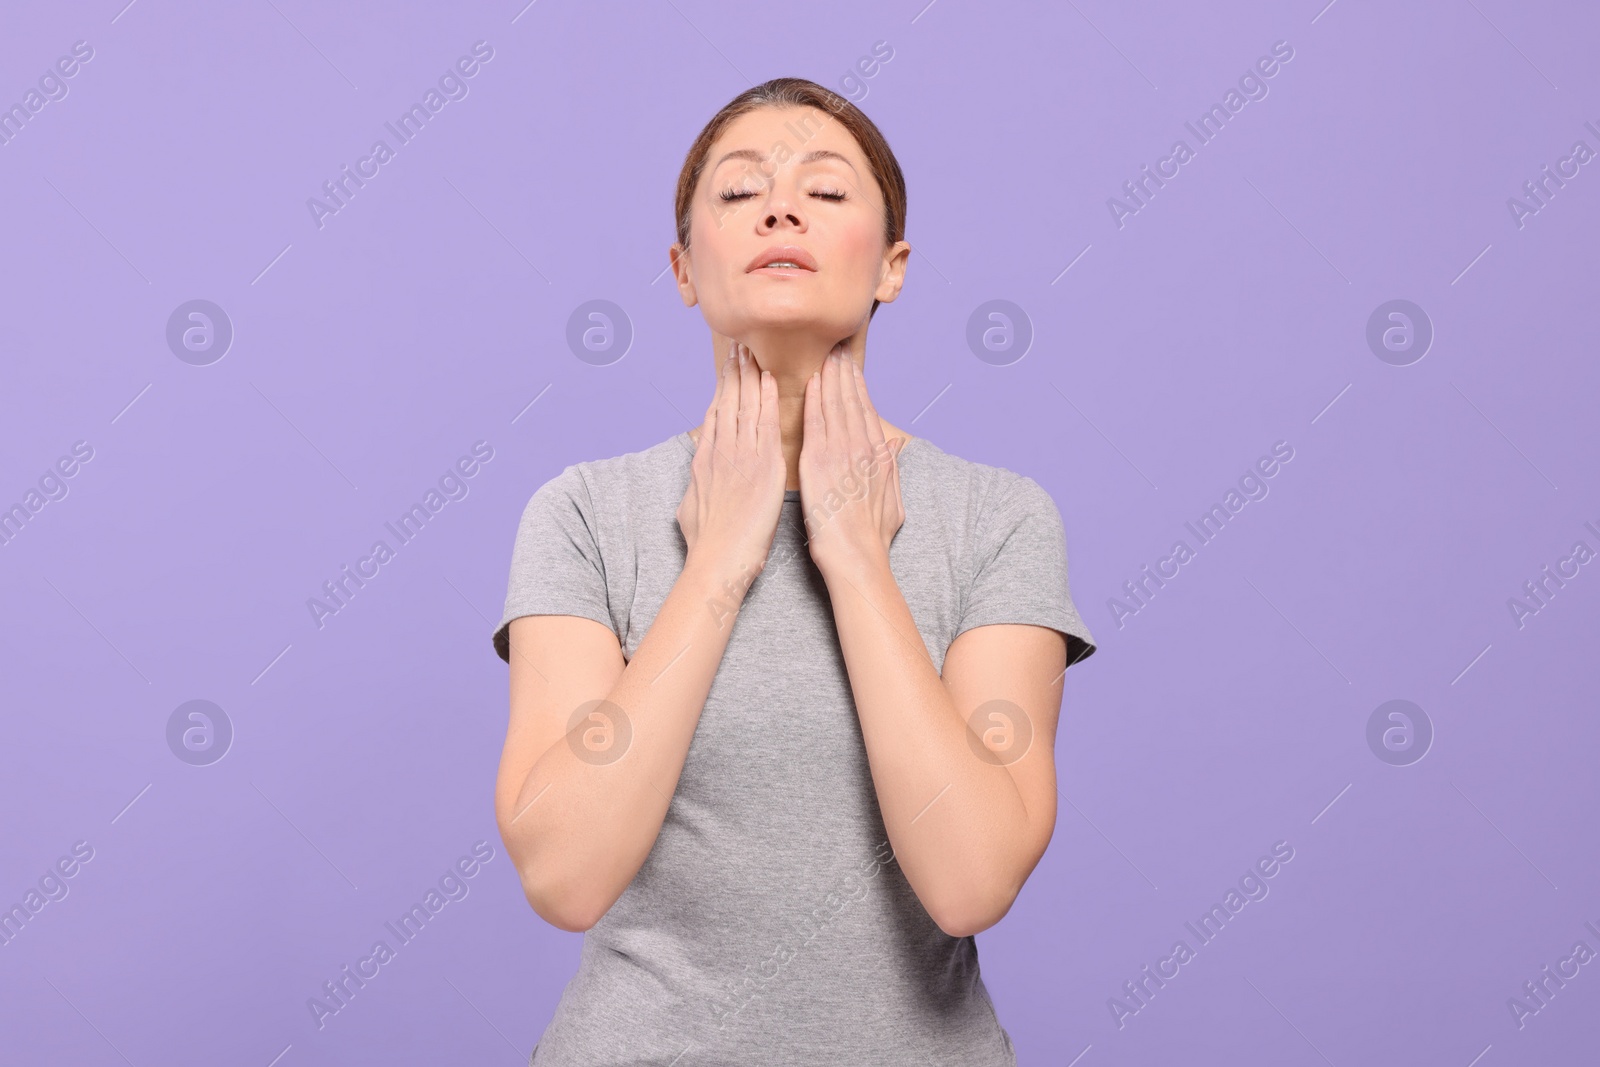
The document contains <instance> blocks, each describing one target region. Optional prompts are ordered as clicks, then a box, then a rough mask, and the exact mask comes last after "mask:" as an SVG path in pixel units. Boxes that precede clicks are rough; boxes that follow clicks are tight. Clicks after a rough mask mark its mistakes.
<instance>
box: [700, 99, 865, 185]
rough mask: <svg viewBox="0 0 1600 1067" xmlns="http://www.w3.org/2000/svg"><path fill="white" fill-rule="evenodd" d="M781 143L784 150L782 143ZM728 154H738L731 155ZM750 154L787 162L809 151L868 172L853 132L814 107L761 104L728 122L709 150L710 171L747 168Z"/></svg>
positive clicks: (863, 172)
mask: <svg viewBox="0 0 1600 1067" xmlns="http://www.w3.org/2000/svg"><path fill="white" fill-rule="evenodd" d="M780 145H781V146H782V149H780V148H779V146H780ZM729 153H738V155H735V156H732V157H731V158H730V157H729ZM751 153H753V154H754V156H755V157H757V159H759V160H766V159H768V158H770V157H772V156H774V155H776V156H778V157H779V158H782V159H785V160H787V161H793V160H795V159H796V158H797V157H800V156H804V155H806V154H808V153H829V155H824V156H822V157H821V158H822V159H824V160H827V159H832V160H833V161H834V162H835V163H839V162H840V161H839V160H838V159H837V158H836V157H837V156H843V157H844V162H848V163H849V164H850V165H851V166H853V167H854V168H855V169H856V171H857V173H860V174H863V175H865V174H866V173H867V168H866V157H865V156H864V155H863V154H862V151H861V146H860V145H858V144H857V143H856V139H855V138H854V137H853V136H852V135H851V134H850V131H849V130H847V129H845V127H844V126H843V125H842V124H841V123H840V122H839V121H838V120H837V119H835V118H834V117H833V116H832V115H830V114H829V113H828V112H827V111H824V110H823V109H821V108H815V107H758V108H756V109H755V110H754V111H747V112H745V113H744V114H743V115H740V116H739V117H738V118H736V119H734V120H733V121H732V122H730V123H728V125H727V127H725V128H724V129H723V131H722V133H721V134H720V135H719V136H718V137H717V139H716V140H715V141H714V142H712V144H711V150H710V151H709V152H707V153H706V170H707V172H711V171H715V170H717V169H718V168H719V167H739V168H742V167H747V166H750V165H751V163H752V158H751Z"/></svg>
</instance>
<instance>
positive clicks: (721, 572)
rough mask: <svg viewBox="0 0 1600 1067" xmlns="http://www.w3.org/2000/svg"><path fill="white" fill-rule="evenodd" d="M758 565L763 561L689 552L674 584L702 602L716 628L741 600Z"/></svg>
mask: <svg viewBox="0 0 1600 1067" xmlns="http://www.w3.org/2000/svg"><path fill="white" fill-rule="evenodd" d="M762 566H763V563H752V562H748V561H746V562H743V563H740V562H739V561H737V560H735V559H732V558H730V557H727V556H723V555H706V554H702V555H695V554H693V553H691V554H690V557H689V559H688V560H686V561H685V563H684V567H683V573H682V574H680V575H679V576H678V585H679V587H681V588H683V589H685V590H687V591H688V592H689V593H690V594H691V595H692V596H693V597H694V599H695V600H697V601H699V602H702V603H703V604H704V605H705V606H706V610H708V611H709V612H710V615H711V618H712V619H713V621H715V622H716V623H717V626H718V628H719V629H720V628H722V627H724V626H726V625H727V623H728V622H729V621H730V620H731V618H732V616H733V615H735V614H736V613H737V612H738V610H739V608H740V607H741V606H742V605H743V604H744V598H745V594H746V593H748V592H749V591H750V586H751V584H752V583H754V582H755V580H756V577H757V576H758V575H759V574H760V573H761V570H762Z"/></svg>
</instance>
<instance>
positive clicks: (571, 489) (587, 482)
mask: <svg viewBox="0 0 1600 1067" xmlns="http://www.w3.org/2000/svg"><path fill="white" fill-rule="evenodd" d="M691 458H692V446H691V445H689V444H688V443H687V442H686V441H685V440H684V435H683V434H681V433H678V434H674V435H672V436H671V437H669V438H667V439H666V440H664V441H659V442H657V443H656V444H653V445H650V446H649V447H647V448H642V449H638V450H636V451H633V452H624V453H622V454H621V455H617V456H608V457H606V458H604V459H590V460H579V461H577V462H575V463H569V464H568V465H567V466H565V467H563V468H562V469H561V471H560V472H559V473H557V474H555V475H554V476H552V477H551V478H549V479H548V480H547V481H545V482H544V483H543V484H541V485H540V486H539V487H538V488H537V489H535V490H534V493H533V496H532V498H531V499H530V500H529V502H528V504H529V507H533V506H534V505H535V503H536V502H541V501H545V500H552V499H553V500H562V501H570V502H571V503H572V504H574V505H576V506H577V507H578V508H579V509H580V510H582V511H583V512H585V513H586V514H596V515H599V514H627V513H630V512H636V511H638V510H639V509H640V508H644V507H648V506H649V505H650V504H651V503H652V502H656V503H659V502H660V501H661V500H670V501H671V503H672V508H673V509H676V507H677V505H678V501H679V500H681V499H682V498H683V493H684V491H685V489H686V488H687V481H686V480H685V479H686V478H687V474H688V470H689V461H690V459H691Z"/></svg>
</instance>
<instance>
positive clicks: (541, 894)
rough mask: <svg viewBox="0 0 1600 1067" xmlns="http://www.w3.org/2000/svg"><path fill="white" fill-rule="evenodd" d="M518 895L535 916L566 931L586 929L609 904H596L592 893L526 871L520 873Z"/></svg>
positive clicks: (582, 930)
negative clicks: (541, 878)
mask: <svg viewBox="0 0 1600 1067" xmlns="http://www.w3.org/2000/svg"><path fill="white" fill-rule="evenodd" d="M522 895H523V896H524V897H526V898H527V900H528V906H529V907H531V908H532V909H533V910H534V912H535V913H536V914H537V915H538V916H539V918H541V919H543V920H544V921H545V922H547V923H549V924H550V925H551V926H554V927H555V928H556V929H558V930H565V931H567V932H568V933H570V934H581V933H584V932H586V931H588V929H589V928H590V927H592V926H593V925H594V924H595V923H597V922H599V921H600V919H601V917H602V916H604V915H605V913H606V912H607V911H608V910H609V905H607V906H605V907H597V906H596V903H597V902H596V901H595V900H594V899H593V895H592V894H586V893H584V892H582V891H581V890H580V889H578V888H576V887H573V886H570V885H555V884H551V883H550V882H549V881H548V880H545V881H540V880H535V879H533V878H531V877H529V876H528V875H526V874H524V875H523V876H522Z"/></svg>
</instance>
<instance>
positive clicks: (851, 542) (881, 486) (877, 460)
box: [800, 342, 906, 579]
mask: <svg viewBox="0 0 1600 1067" xmlns="http://www.w3.org/2000/svg"><path fill="white" fill-rule="evenodd" d="M897 444H898V442H897ZM897 452H898V447H891V446H890V444H889V443H888V442H887V441H886V440H885V438H884V435H883V424H882V423H880V422H879V421H878V413H877V411H876V410H875V409H874V408H873V406H872V400H871V399H870V398H869V397H868V396H867V383H866V379H865V378H863V377H862V375H861V368H860V366H859V365H857V363H856V362H855V360H854V359H852V358H851V357H850V354H849V352H848V351H847V350H846V348H845V346H844V344H843V343H842V342H841V343H840V344H838V345H835V346H834V348H833V351H832V352H830V353H829V354H828V358H826V359H824V360H823V361H822V368H821V369H820V370H818V371H817V372H816V373H814V374H813V375H812V376H811V378H810V380H809V381H807V382H806V407H805V439H804V441H803V443H802V444H801V446H800V506H801V510H802V511H803V512H804V513H805V521H806V534H807V537H808V538H809V540H810V548H811V558H812V560H813V561H814V562H815V563H816V565H817V569H818V570H819V571H821V572H822V576H823V577H824V578H825V579H827V578H830V577H831V576H832V575H833V574H844V575H847V576H848V575H852V574H855V573H858V572H860V571H870V570H872V569H874V568H883V569H885V570H886V569H887V568H888V565H889V545H890V543H891V542H892V541H893V540H894V535H895V534H896V533H898V532H899V530H900V525H901V523H903V522H904V521H905V517H906V513H905V507H904V505H903V503H902V502H901V499H900V467H899V464H898V455H897Z"/></svg>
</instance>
